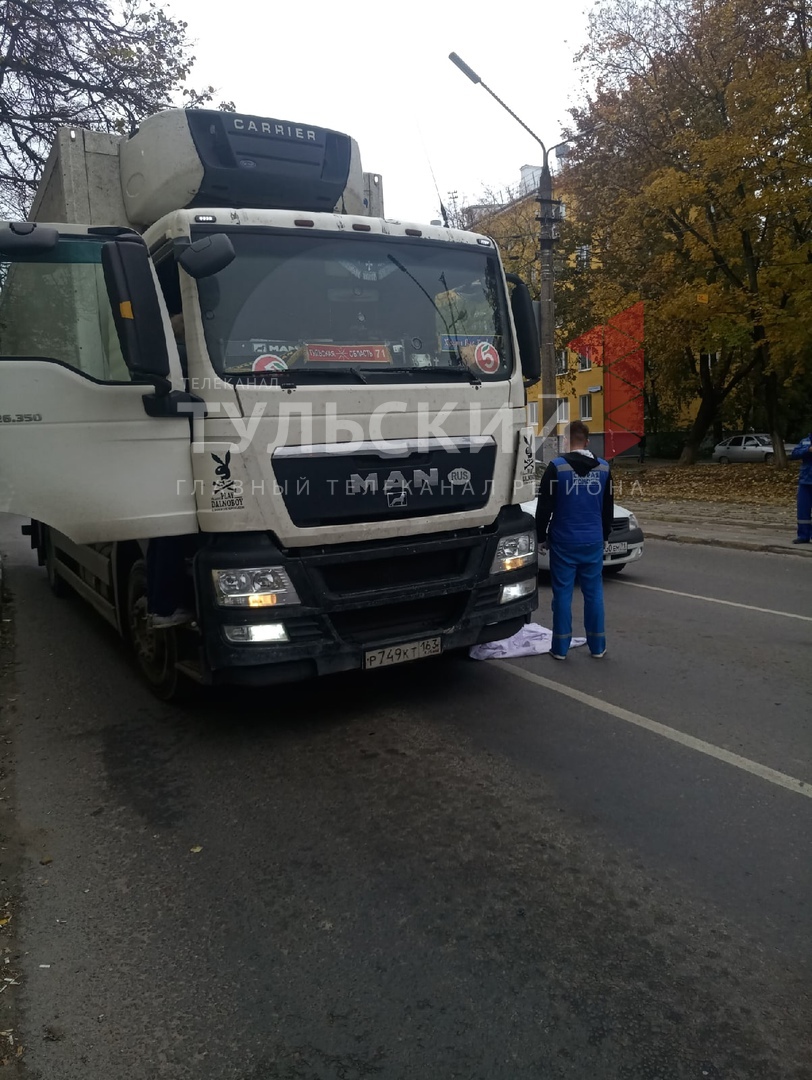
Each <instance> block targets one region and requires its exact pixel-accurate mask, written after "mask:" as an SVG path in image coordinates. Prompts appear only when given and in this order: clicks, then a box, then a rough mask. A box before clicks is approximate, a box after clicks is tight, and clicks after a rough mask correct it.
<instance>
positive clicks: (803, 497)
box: [790, 435, 812, 544]
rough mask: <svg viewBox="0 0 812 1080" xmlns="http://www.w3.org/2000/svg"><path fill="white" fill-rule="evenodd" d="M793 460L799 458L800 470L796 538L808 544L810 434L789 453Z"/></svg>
mask: <svg viewBox="0 0 812 1080" xmlns="http://www.w3.org/2000/svg"><path fill="white" fill-rule="evenodd" d="M790 458H791V460H793V461H797V460H798V459H799V458H800V461H801V472H800V474H799V476H798V539H797V541H796V542H797V543H801V544H808V543H809V542H810V539H812V435H807V437H806V438H805V439H801V441H800V442H799V443H798V445H797V446H796V447H795V449H794V450H793V451H792V453H791V454H790Z"/></svg>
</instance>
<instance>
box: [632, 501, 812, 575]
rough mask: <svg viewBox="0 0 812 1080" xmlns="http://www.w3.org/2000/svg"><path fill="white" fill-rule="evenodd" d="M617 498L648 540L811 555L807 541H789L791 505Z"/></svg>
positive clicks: (811, 546)
mask: <svg viewBox="0 0 812 1080" xmlns="http://www.w3.org/2000/svg"><path fill="white" fill-rule="evenodd" d="M618 502H619V503H620V504H621V505H622V506H625V507H626V508H627V509H628V510H633V511H634V513H635V514H636V515H637V518H638V520H639V521H640V526H641V528H642V530H643V535H644V536H645V537H646V538H647V539H650V540H673V541H677V542H680V543H683V544H709V545H711V546H715V547H728V548H738V549H740V550H742V551H770V552H773V553H775V554H780V555H794V556H796V557H799V558H807V559H808V558H812V544H793V543H792V541H793V538H794V536H795V507H794V506H792V507H784V506H759V505H754V506H750V505H747V504H744V503H721V502H720V503H710V502H699V501H696V500H688V499H686V500H684V501H679V502H676V501H674V502H668V501H665V500H655V499H639V498H635V497H634V496H632V495H630V496H628V497H627V496H625V495H624V496H622V497H620V498H619V499H618Z"/></svg>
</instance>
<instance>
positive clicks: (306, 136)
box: [120, 109, 363, 225]
mask: <svg viewBox="0 0 812 1080" xmlns="http://www.w3.org/2000/svg"><path fill="white" fill-rule="evenodd" d="M170 147H171V153H170V152H168V151H169V149H170ZM120 154H121V180H122V193H123V196H124V201H125V204H126V206H127V213H128V217H129V218H130V220H131V221H133V222H134V223H137V224H139V225H149V224H152V223H153V222H155V221H157V220H158V218H160V217H161V216H163V214H166V213H169V212H170V211H171V210H175V209H179V208H181V207H184V208H192V207H196V206H200V207H212V206H229V207H235V208H239V207H245V206H250V207H255V208H258V209H274V208H276V209H283V210H286V209H288V210H307V211H311V212H314V213H315V212H318V211H326V212H328V213H329V212H330V211H332V210H334V209H335V208H336V207H337V206H338V205H339V204H340V202H341V200H342V196H343V195H345V193H347V192H348V188H350V189H354V188H355V187H357V186H359V185H362V183H363V180H362V176H361V172H360V155H359V154H358V148H357V146H356V145H355V143H354V141H353V139H351V138H350V136H349V135H343V134H342V133H341V132H339V131H331V130H330V129H328V128H320V127H315V126H313V125H312V124H299V123H294V122H291V121H287V120H277V119H274V118H272V117H262V116H247V115H245V114H242V113H226V112H220V111H217V110H210V109H188V110H187V109H170V110H167V111H165V112H163V113H159V114H157V115H156V116H152V117H149V118H148V119H147V120H145V121H144V123H143V124H142V126H141V128H140V129H139V131H138V132H137V133H136V134H135V135H134V136H133V137H132V138H131V139H128V140H127V141H126V142H124V143H122V145H121V151H120ZM356 173H357V175H356Z"/></svg>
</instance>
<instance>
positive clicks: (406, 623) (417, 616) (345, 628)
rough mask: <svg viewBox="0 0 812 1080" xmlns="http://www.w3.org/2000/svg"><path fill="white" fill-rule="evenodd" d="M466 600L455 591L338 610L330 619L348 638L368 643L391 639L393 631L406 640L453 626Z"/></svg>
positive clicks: (463, 595)
mask: <svg viewBox="0 0 812 1080" xmlns="http://www.w3.org/2000/svg"><path fill="white" fill-rule="evenodd" d="M467 601H468V594H467V593H462V594H461V593H456V594H454V595H452V596H432V597H426V598H424V599H422V600H406V601H404V602H402V603H399V604H382V605H381V606H380V607H367V608H362V609H361V610H359V611H335V612H332V613H331V614H330V616H329V618H330V621H331V622H332V624H333V626H334V627H335V629H336V633H337V634H338V635H339V636H340V637H342V638H343V639H344V640H345V641H352V642H356V643H359V644H365V645H369V644H374V643H375V642H376V641H386V640H387V639H389V638H391V637H392V636H393V630H394V632H395V633H396V634H397V637H398V638H399V639H401V640H404V639H405V638H407V637H411V636H417V637H426V636H427V635H429V634H433V633H437V632H438V631H441V630H447V629H450V627H452V626H454V625H455V624H456V623H457V622H459V620H460V619H461V618H462V615H463V613H464V611H465V606H466V603H467Z"/></svg>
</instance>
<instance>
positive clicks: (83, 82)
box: [0, 0, 233, 216]
mask: <svg viewBox="0 0 812 1080" xmlns="http://www.w3.org/2000/svg"><path fill="white" fill-rule="evenodd" d="M193 63H194V56H192V55H191V54H190V52H189V43H188V41H187V40H186V23H184V22H181V21H177V20H174V19H172V18H170V17H169V16H168V15H167V14H166V13H165V12H164V11H163V9H162V8H161V7H158V6H157V5H156V4H154V3H151V2H150V3H144V2H143V0H125V2H124V3H123V4H121V5H117V4H111V3H108V2H107V0H2V2H0V209H2V210H3V211H4V212H5V213H6V214H14V215H17V216H20V215H25V213H26V212H27V208H28V206H29V205H30V203H31V199H32V197H33V194H34V192H35V191H36V188H37V183H38V181H39V178H40V175H41V173H42V169H43V166H44V164H45V161H46V160H47V157H48V152H49V149H50V145H51V142H52V140H53V135H54V131H55V130H56V128H58V127H63V126H66V125H72V124H75V125H77V126H81V127H89V128H95V129H97V130H101V131H110V132H120V133H122V134H129V133H130V132H132V131H133V130H134V129H135V128H136V127H137V125H138V123H139V122H140V121H141V120H142V119H143V117H145V116H147V115H149V114H150V113H153V112H155V111H156V110H158V109H162V108H166V107H167V106H169V105H170V104H171V103H172V101H173V98H175V97H176V95H179V96H180V98H181V100H183V101H184V103H185V104H186V105H196V104H201V103H202V102H204V101H208V100H210V99H211V95H212V92H213V91H212V88H211V87H209V88H207V89H205V90H204V91H202V92H200V93H198V92H195V91H194V90H190V89H183V88H182V84H183V82H184V80H185V79H186V77H187V75H188V73H189V71H190V69H191V66H192V64H193ZM232 107H233V106H232Z"/></svg>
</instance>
